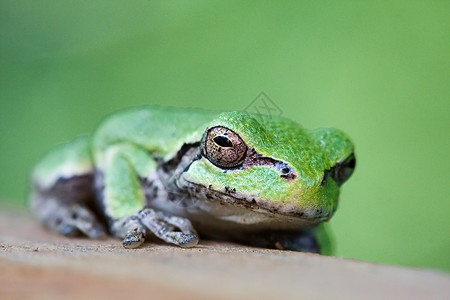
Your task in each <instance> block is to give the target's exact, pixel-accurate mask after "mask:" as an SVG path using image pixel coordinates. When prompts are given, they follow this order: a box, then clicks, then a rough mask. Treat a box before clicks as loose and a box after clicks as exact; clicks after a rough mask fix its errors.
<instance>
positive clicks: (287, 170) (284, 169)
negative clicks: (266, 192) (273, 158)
mask: <svg viewBox="0 0 450 300" xmlns="http://www.w3.org/2000/svg"><path fill="white" fill-rule="evenodd" d="M290 171H291V169H289V168H283V169H281V173H283V174H285V175H286V174H288V173H289V172H290Z"/></svg>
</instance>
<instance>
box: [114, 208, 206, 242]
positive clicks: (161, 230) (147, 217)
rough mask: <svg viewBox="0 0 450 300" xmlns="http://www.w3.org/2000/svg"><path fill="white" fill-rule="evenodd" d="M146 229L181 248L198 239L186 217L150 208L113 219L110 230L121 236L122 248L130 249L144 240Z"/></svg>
mask: <svg viewBox="0 0 450 300" xmlns="http://www.w3.org/2000/svg"><path fill="white" fill-rule="evenodd" d="M147 230H150V231H151V232H152V233H153V234H154V235H156V236H157V237H158V238H160V239H162V240H163V241H165V242H167V243H171V244H175V245H177V246H180V247H183V248H189V247H194V246H195V245H197V244H198V242H199V239H200V238H199V236H198V234H197V232H196V231H195V229H194V228H193V227H192V224H191V222H190V221H189V220H188V219H185V218H181V217H175V216H167V215H165V214H164V213H162V212H159V211H155V210H153V209H151V208H144V209H143V210H141V211H139V212H137V213H134V214H132V215H131V216H127V217H125V218H122V219H120V220H117V221H115V222H114V223H113V225H112V230H111V231H112V232H113V234H114V235H115V236H117V237H120V238H123V241H122V245H123V247H124V248H127V249H132V248H137V247H139V246H140V245H141V244H142V243H143V242H144V240H145V236H146V233H147Z"/></svg>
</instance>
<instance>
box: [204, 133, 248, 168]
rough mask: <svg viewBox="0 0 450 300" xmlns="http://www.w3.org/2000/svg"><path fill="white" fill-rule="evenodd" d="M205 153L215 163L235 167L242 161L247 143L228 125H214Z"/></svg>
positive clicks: (220, 165) (208, 134) (209, 134)
mask: <svg viewBox="0 0 450 300" xmlns="http://www.w3.org/2000/svg"><path fill="white" fill-rule="evenodd" d="M204 149H205V155H206V157H207V158H208V159H209V161H210V162H212V163H213V164H214V165H216V166H218V167H222V168H233V167H236V166H238V165H239V164H241V163H242V161H243V160H244V157H245V153H246V151H247V145H246V144H245V142H244V141H243V140H242V139H241V137H240V136H239V135H238V134H236V133H235V132H233V131H231V130H230V129H228V128H226V127H221V126H217V127H213V128H211V129H209V130H208V133H207V134H206V139H205V148H204Z"/></svg>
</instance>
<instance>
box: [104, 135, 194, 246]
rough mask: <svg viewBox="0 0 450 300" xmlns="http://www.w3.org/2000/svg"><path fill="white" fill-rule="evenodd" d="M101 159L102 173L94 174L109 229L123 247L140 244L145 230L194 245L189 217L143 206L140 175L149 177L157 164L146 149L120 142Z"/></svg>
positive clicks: (182, 244) (180, 243)
mask: <svg viewBox="0 0 450 300" xmlns="http://www.w3.org/2000/svg"><path fill="white" fill-rule="evenodd" d="M103 158H104V159H103V160H102V161H103V162H104V163H103V165H104V166H103V168H102V167H100V170H103V171H101V172H102V173H103V174H98V175H97V176H98V181H102V183H101V184H98V185H97V188H98V189H100V191H99V194H101V195H102V198H103V200H102V203H103V206H104V208H105V214H106V216H107V217H108V219H109V220H110V231H111V232H112V234H113V235H115V236H117V237H120V238H122V239H123V242H122V245H123V246H124V247H125V248H136V247H138V246H140V245H141V244H142V243H143V242H144V239H145V236H146V233H147V229H149V230H150V231H151V232H153V233H154V234H155V235H156V236H157V237H159V238H160V239H162V240H164V241H166V242H168V243H172V244H175V245H178V246H181V247H193V246H195V245H196V244H197V243H198V240H199V237H198V235H197V233H196V232H195V230H194V228H193V227H192V225H191V223H190V221H189V220H187V219H184V218H179V217H173V216H167V215H165V214H163V213H161V212H157V211H155V210H153V209H151V208H147V207H146V204H145V202H146V201H145V195H144V192H143V190H142V186H141V183H140V180H139V178H149V177H150V176H151V174H152V173H154V172H155V170H156V167H157V165H156V163H155V161H154V160H153V159H152V157H151V156H150V155H149V154H148V152H147V151H145V150H144V149H141V148H139V147H137V146H134V145H130V144H120V145H114V146H111V147H110V149H108V150H107V151H106V153H105V154H104V157H103ZM100 165H102V164H100ZM177 228H178V229H179V230H177Z"/></svg>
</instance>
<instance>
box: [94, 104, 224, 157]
mask: <svg viewBox="0 0 450 300" xmlns="http://www.w3.org/2000/svg"><path fill="white" fill-rule="evenodd" d="M218 114H220V112H218V111H208V110H202V109H195V108H176V107H161V106H141V107H133V108H129V109H125V110H122V111H119V112H116V113H114V114H112V115H110V116H108V117H107V118H106V119H105V120H104V121H103V122H102V123H101V124H100V125H99V127H98V128H97V130H96V131H95V133H94V136H93V147H94V149H93V150H94V155H96V156H97V155H101V153H103V152H104V151H105V150H106V149H107V148H108V147H109V146H111V145H114V144H120V143H123V142H126V143H133V144H135V145H138V146H140V147H143V148H145V149H146V150H148V151H150V152H151V153H152V155H153V156H154V157H161V158H170V157H171V156H172V155H173V154H174V153H175V152H176V151H177V150H179V149H180V148H181V146H182V145H183V144H184V143H191V142H192V143H193V142H198V141H199V140H200V139H201V136H202V134H203V132H204V129H205V127H206V126H207V125H208V123H209V122H211V120H213V119H214V118H215V117H217V115H218Z"/></svg>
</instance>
